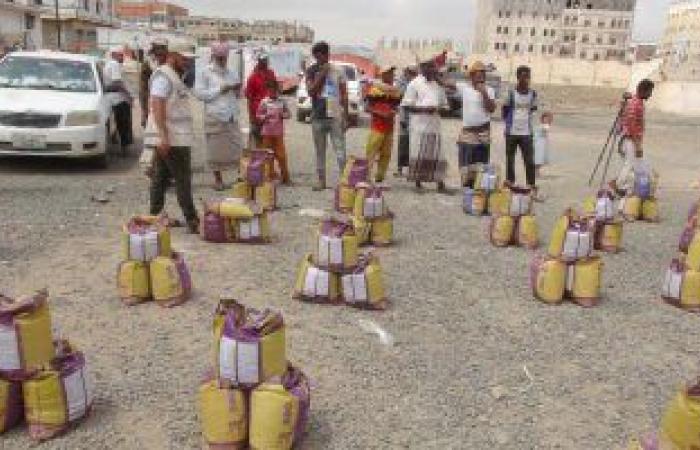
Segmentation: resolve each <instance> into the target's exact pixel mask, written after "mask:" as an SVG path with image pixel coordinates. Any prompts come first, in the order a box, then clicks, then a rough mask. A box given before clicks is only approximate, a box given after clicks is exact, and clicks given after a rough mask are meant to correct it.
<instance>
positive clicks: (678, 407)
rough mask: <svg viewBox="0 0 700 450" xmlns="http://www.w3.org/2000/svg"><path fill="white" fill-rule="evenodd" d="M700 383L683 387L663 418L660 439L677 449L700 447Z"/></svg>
mask: <svg viewBox="0 0 700 450" xmlns="http://www.w3.org/2000/svg"><path fill="white" fill-rule="evenodd" d="M699 430H700V383H698V384H696V385H695V386H691V387H688V388H686V389H683V390H682V391H681V392H679V393H678V395H676V397H675V398H674V399H673V400H672V401H671V403H670V404H669V405H668V407H667V408H666V412H665V414H664V416H663V418H662V419H661V427H660V430H659V439H660V440H661V444H662V446H661V449H662V450H665V448H671V447H664V446H663V444H664V443H668V444H670V445H673V446H675V447H674V450H675V449H682V450H686V449H687V450H691V449H696V448H700V431H699Z"/></svg>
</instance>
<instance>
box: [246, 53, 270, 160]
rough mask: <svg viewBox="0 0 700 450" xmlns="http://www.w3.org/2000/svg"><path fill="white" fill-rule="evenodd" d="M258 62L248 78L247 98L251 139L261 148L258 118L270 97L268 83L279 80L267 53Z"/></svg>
mask: <svg viewBox="0 0 700 450" xmlns="http://www.w3.org/2000/svg"><path fill="white" fill-rule="evenodd" d="M257 59H258V62H257V64H256V65H255V68H254V69H253V73H251V74H250V76H249V77H248V81H247V83H246V88H245V96H246V98H247V99H248V119H249V121H250V137H251V139H252V140H253V143H254V144H255V145H256V146H257V147H260V146H261V145H262V135H261V133H260V132H261V129H262V124H261V123H260V120H258V118H257V114H258V108H259V107H260V102H262V101H263V99H264V98H265V97H267V96H269V95H270V92H269V90H268V88H267V86H268V82H270V81H272V80H277V77H276V76H275V72H273V71H272V70H271V69H270V67H269V61H270V57H269V55H268V54H267V53H266V52H260V53H258V57H257Z"/></svg>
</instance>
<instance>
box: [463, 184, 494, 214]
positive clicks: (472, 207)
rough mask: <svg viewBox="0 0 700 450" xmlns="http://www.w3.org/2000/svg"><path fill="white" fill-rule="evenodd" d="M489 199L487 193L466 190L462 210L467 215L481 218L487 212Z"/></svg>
mask: <svg viewBox="0 0 700 450" xmlns="http://www.w3.org/2000/svg"><path fill="white" fill-rule="evenodd" d="M487 203H488V197H487V195H486V192H485V191H481V190H474V189H471V188H466V189H464V195H463V197H462V209H463V210H464V212H465V213H466V214H470V215H472V216H481V215H484V214H486V212H487Z"/></svg>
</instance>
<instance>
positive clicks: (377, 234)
mask: <svg viewBox="0 0 700 450" xmlns="http://www.w3.org/2000/svg"><path fill="white" fill-rule="evenodd" d="M371 236H372V237H371V241H372V245H375V246H377V247H386V246H388V245H391V244H392V243H393V241H394V214H393V213H391V212H388V213H387V214H386V215H385V216H384V217H381V218H379V219H374V220H373V221H372V222H371Z"/></svg>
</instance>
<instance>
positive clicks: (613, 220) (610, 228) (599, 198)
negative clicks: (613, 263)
mask: <svg viewBox="0 0 700 450" xmlns="http://www.w3.org/2000/svg"><path fill="white" fill-rule="evenodd" d="M614 198H615V197H614V195H613V194H612V192H610V191H609V190H607V189H601V190H600V191H598V194H597V195H596V196H595V197H589V198H587V199H586V200H585V201H584V203H583V212H584V214H586V215H587V216H588V217H590V218H594V219H595V234H594V238H593V241H594V247H595V249H596V250H599V251H602V252H607V253H618V252H619V251H620V250H621V249H622V231H623V221H622V220H620V219H618V218H617V214H616V210H615V201H614Z"/></svg>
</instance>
